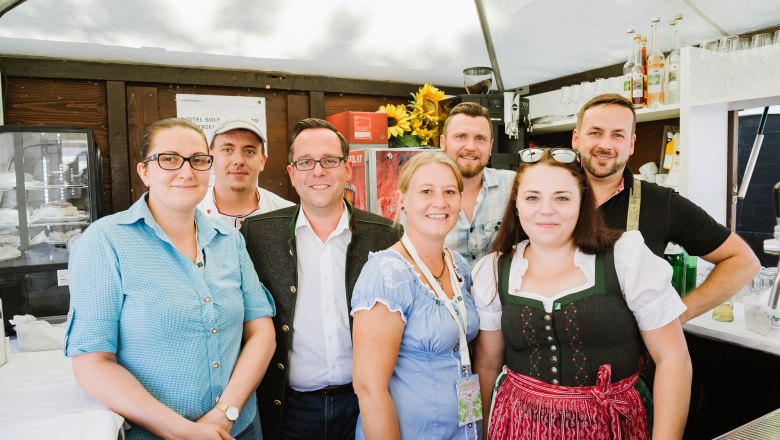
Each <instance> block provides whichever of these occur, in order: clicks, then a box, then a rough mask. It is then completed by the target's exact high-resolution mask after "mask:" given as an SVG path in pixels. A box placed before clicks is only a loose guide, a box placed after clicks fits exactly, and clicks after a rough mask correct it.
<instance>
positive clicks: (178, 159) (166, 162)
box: [143, 153, 214, 171]
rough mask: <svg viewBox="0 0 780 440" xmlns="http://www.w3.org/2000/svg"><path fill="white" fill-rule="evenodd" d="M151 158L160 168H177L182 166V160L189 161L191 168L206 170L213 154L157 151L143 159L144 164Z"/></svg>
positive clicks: (212, 159)
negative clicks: (181, 153) (187, 155)
mask: <svg viewBox="0 0 780 440" xmlns="http://www.w3.org/2000/svg"><path fill="white" fill-rule="evenodd" d="M153 160H156V161H157V165H160V168H162V169H164V170H168V171H174V170H178V169H179V168H181V167H183V166H184V162H189V163H190V166H191V167H192V169H193V170H196V171H207V170H210V169H211V165H212V164H213V163H214V156H212V155H210V154H195V155H192V156H190V157H184V156H182V155H180V154H176V153H157V154H152V155H151V156H149V157H147V158H146V159H144V160H143V163H145V164H146V163H149V162H151V161H153Z"/></svg>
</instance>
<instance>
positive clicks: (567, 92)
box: [561, 86, 573, 116]
mask: <svg viewBox="0 0 780 440" xmlns="http://www.w3.org/2000/svg"><path fill="white" fill-rule="evenodd" d="M561 104H563V113H564V114H565V115H566V116H568V115H570V114H571V112H570V111H569V106H570V105H572V104H573V102H572V100H571V86H563V87H561Z"/></svg>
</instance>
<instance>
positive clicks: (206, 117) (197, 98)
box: [176, 94, 268, 140]
mask: <svg viewBox="0 0 780 440" xmlns="http://www.w3.org/2000/svg"><path fill="white" fill-rule="evenodd" d="M227 116H244V117H247V118H250V119H251V120H253V121H255V122H256V123H257V124H258V125H259V126H260V128H261V129H262V130H263V133H264V134H265V135H266V139H267V138H268V130H267V129H266V127H267V125H266V121H265V98H263V97H260V96H219V95H189V94H177V95H176V117H179V118H182V119H189V120H190V121H192V122H194V123H195V124H197V125H198V126H199V127H200V128H201V129H202V130H203V132H204V133H205V134H206V138H208V139H209V140H211V134H212V133H213V132H214V129H215V128H216V127H217V125H219V121H220V120H222V118H224V117H227Z"/></svg>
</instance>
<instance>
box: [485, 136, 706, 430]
mask: <svg viewBox="0 0 780 440" xmlns="http://www.w3.org/2000/svg"><path fill="white" fill-rule="evenodd" d="M520 158H521V163H520V166H519V168H518V170H517V176H516V178H515V181H514V184H513V187H512V191H511V193H510V198H509V201H508V203H507V209H506V211H505V213H504V218H503V220H502V223H501V224H502V226H501V230H500V231H499V233H498V236H497V237H496V241H495V242H494V244H493V248H492V253H491V254H488V255H487V256H485V257H484V258H483V259H482V260H480V261H479V262H478V264H477V266H476V267H475V268H474V285H473V288H472V291H473V293H474V298H475V302H476V305H477V309H478V311H479V317H480V332H479V336H478V337H477V341H476V355H475V356H476V363H475V366H476V371H477V373H479V376H480V385H481V389H482V399H483V400H482V401H483V404H485V408H486V411H487V408H489V406H488V405H489V404H490V402H491V397H492V399H493V402H492V410H491V412H490V417H489V429H488V431H487V438H488V439H491V440H493V439H539V438H544V439H553V438H621V439H645V438H649V437H648V428H649V427H648V426H647V422H646V418H645V410H644V407H643V404H642V400H641V397H640V395H639V393H638V392H637V391H636V390H635V388H634V384H635V383H636V381H637V366H638V361H639V357H640V355H641V354H642V353H643V352H644V350H643V345H644V346H646V347H647V349H648V350H649V352H650V354H651V355H652V357H653V359H654V360H655V362H656V365H657V369H656V373H655V386H654V396H653V397H654V413H655V420H654V423H653V427H652V428H653V435H654V436H655V437H657V438H681V437H682V435H683V430H684V427H685V420H686V416H687V412H688V401H689V398H690V384H691V363H690V358H689V356H688V350H687V346H686V343H685V338H684V337H683V333H682V328H681V326H680V322H679V320H678V316H679V315H680V314H681V313H682V312H683V311H684V310H685V306H684V305H683V303H682V301H681V300H680V298H679V296H678V295H677V293H676V292H675V290H674V288H673V287H672V285H671V282H670V281H671V277H672V270H671V267H670V266H669V264H668V263H666V262H665V261H664V260H662V259H660V258H658V257H656V256H655V255H654V254H653V253H652V252H651V251H650V250H649V249H648V248H647V247H646V246H645V244H644V241H643V239H642V236H641V234H640V233H639V231H630V232H626V233H623V234H622V235H621V233H620V232H617V231H613V230H609V229H607V228H606V227H605V226H604V222H603V220H602V218H601V217H600V215H599V214H598V212H597V211H596V207H595V203H594V199H593V194H592V192H591V189H590V187H589V186H588V182H587V178H586V177H585V175H584V174H583V172H582V169H581V166H580V163H579V157H578V153H577V152H576V151H574V150H571V149H567V148H554V149H539V148H530V149H526V150H522V151H521V153H520ZM497 378H498V380H497Z"/></svg>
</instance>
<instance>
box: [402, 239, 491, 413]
mask: <svg viewBox="0 0 780 440" xmlns="http://www.w3.org/2000/svg"><path fill="white" fill-rule="evenodd" d="M401 243H402V244H403V245H404V247H405V248H406V251H407V252H408V253H409V255H410V256H411V257H412V260H414V262H415V264H417V267H418V268H419V269H420V271H421V272H422V274H423V276H424V277H425V278H426V279H427V280H428V284H430V285H431V287H433V292H434V294H435V295H436V299H438V300H439V302H441V303H442V304H444V307H445V308H446V309H447V311H448V312H449V313H450V315H451V316H452V319H454V320H455V324H456V325H457V326H458V336H459V345H460V347H459V350H458V352H459V353H460V366H461V368H462V369H463V372H464V373H465V374H466V377H462V378H460V379H458V382H457V383H456V384H455V390H456V392H457V394H458V426H464V425H467V424H469V423H475V422H476V421H478V420H482V397H481V395H480V392H479V377H478V376H477V375H476V374H471V359H470V357H469V347H468V339H467V338H466V328H468V327H467V325H468V316H467V313H466V304H465V302H464V301H463V296H462V295H461V294H460V285H459V284H458V279H457V277H456V276H455V268H454V267H453V266H452V261H451V259H450V258H445V259H444V261H445V263H446V264H447V268H448V269H449V273H450V285H451V286H452V294H453V298H452V300H450V299H449V298H447V294H446V293H444V289H442V287H441V286H440V285H439V283H437V282H436V281H435V277H434V276H433V274H431V271H430V270H428V267H427V266H426V265H425V264H424V263H423V262H422V260H420V256H419V255H418V254H417V249H415V248H414V245H413V244H412V241H411V240H410V239H409V237H408V236H407V235H406V234H404V236H403V237H402V238H401ZM453 303H455V305H456V306H457V307H458V312H460V318H459V317H458V312H456V311H455V307H453Z"/></svg>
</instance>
